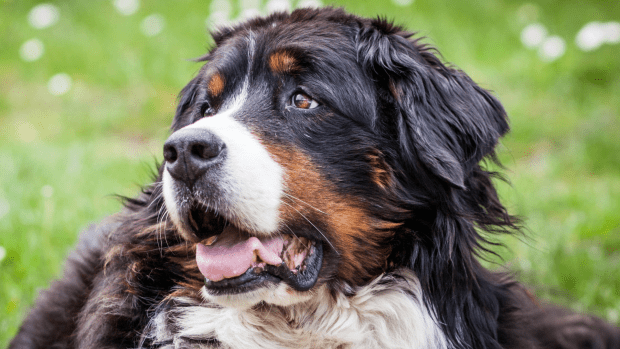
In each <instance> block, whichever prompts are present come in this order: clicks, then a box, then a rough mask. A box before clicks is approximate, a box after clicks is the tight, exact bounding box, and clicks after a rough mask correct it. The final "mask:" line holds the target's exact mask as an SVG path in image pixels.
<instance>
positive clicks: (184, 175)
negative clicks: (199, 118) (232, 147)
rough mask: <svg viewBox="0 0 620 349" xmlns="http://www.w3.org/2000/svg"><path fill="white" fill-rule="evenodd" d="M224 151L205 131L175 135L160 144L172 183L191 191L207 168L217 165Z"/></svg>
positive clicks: (217, 140)
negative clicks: (185, 186) (180, 184)
mask: <svg viewBox="0 0 620 349" xmlns="http://www.w3.org/2000/svg"><path fill="white" fill-rule="evenodd" d="M225 149H226V144H225V143H224V142H223V141H222V140H221V139H220V138H219V137H218V136H216V135H214V134H213V133H211V132H209V131H207V130H201V129H194V128H189V129H183V130H179V131H176V132H175V133H173V134H172V135H171V136H170V137H169V138H168V140H167V141H166V143H165V144H164V159H165V160H166V169H167V170H168V172H169V173H170V175H171V176H172V177H173V178H174V179H177V180H179V181H183V182H184V183H185V184H186V185H187V186H188V187H190V188H192V187H193V186H194V183H196V180H198V179H199V178H200V177H201V176H202V175H204V174H205V172H207V170H208V169H209V168H210V167H212V166H213V165H215V164H217V163H219V162H221V160H222V159H223V158H224V154H225V151H224V150H225Z"/></svg>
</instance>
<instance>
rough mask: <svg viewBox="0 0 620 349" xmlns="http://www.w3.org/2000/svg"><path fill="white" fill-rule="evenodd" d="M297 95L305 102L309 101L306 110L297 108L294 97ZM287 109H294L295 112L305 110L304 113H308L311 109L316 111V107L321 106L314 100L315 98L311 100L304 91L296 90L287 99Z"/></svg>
mask: <svg viewBox="0 0 620 349" xmlns="http://www.w3.org/2000/svg"><path fill="white" fill-rule="evenodd" d="M298 95H303V96H304V97H305V98H306V99H307V100H309V101H310V106H308V108H302V107H298V106H297V105H296V103H295V97H296V96H298ZM287 104H288V107H290V108H295V109H297V110H305V111H309V110H312V109H316V108H318V107H320V106H321V105H322V104H321V102H319V101H318V100H316V99H315V98H313V97H312V96H311V95H310V94H309V93H307V92H306V91H303V90H296V91H294V92H293V93H292V94H291V96H290V97H289V100H288V103H287Z"/></svg>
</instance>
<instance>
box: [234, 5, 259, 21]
mask: <svg viewBox="0 0 620 349" xmlns="http://www.w3.org/2000/svg"><path fill="white" fill-rule="evenodd" d="M257 16H260V10H259V9H257V8H246V9H245V10H243V12H241V16H239V19H242V20H244V19H250V18H254V17H257Z"/></svg>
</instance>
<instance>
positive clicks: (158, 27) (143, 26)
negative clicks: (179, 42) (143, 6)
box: [140, 13, 166, 36]
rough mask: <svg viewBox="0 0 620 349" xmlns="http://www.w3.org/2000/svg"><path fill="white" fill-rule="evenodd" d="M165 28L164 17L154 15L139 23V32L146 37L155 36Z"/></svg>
mask: <svg viewBox="0 0 620 349" xmlns="http://www.w3.org/2000/svg"><path fill="white" fill-rule="evenodd" d="M165 26H166V20H165V19H164V16H162V15H160V14H158V13H155V14H152V15H150V16H147V17H146V18H144V19H143V20H142V23H140V31H141V32H142V34H144V35H146V36H155V35H157V34H159V33H161V32H162V30H164V27H165Z"/></svg>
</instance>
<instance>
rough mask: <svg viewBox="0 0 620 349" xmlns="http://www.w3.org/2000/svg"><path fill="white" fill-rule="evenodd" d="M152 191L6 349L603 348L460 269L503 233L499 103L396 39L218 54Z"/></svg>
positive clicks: (566, 321) (233, 31) (352, 20)
mask: <svg viewBox="0 0 620 349" xmlns="http://www.w3.org/2000/svg"><path fill="white" fill-rule="evenodd" d="M214 39H215V46H214V47H213V48H212V49H211V50H210V52H208V53H207V54H206V55H205V56H203V57H202V58H201V59H200V61H202V62H203V64H204V65H203V66H202V69H200V71H199V72H198V74H197V75H196V77H195V78H194V79H193V80H192V81H190V82H189V84H188V85H187V86H186V87H185V88H184V89H183V91H182V92H181V95H180V101H179V105H178V108H177V111H176V115H175V116H174V121H173V123H172V133H171V135H170V137H169V138H168V140H167V141H166V142H165V144H164V145H163V155H164V162H163V164H162V165H161V167H160V168H159V172H158V176H157V178H156V179H155V180H154V183H153V184H151V185H149V186H147V187H146V188H145V189H144V191H143V194H141V195H140V196H138V197H136V198H134V199H131V200H128V201H127V202H126V207H125V208H124V209H123V210H122V211H121V212H120V213H118V214H116V215H114V216H112V217H110V218H108V219H106V220H105V221H104V222H102V223H101V224H99V225H98V226H97V227H93V228H91V229H89V230H88V231H86V232H85V233H83V235H82V238H81V240H80V243H79V245H78V247H77V249H76V251H75V252H74V253H73V254H72V255H71V257H70V258H69V260H68V261H67V264H66V267H65V273H64V277H63V278H61V279H60V280H58V281H56V282H55V283H53V284H52V285H51V286H50V288H49V289H48V290H46V291H44V292H42V293H41V295H40V297H39V300H38V301H37V304H36V305H35V307H34V308H33V310H32V311H31V313H30V315H29V316H28V317H27V318H26V320H25V322H24V324H23V325H22V327H21V330H20V332H19V333H18V334H17V336H16V338H15V339H14V340H13V342H12V344H11V346H10V348H11V349H18V348H82V349H99V348H109V349H113V348H118V349H120V348H162V349H163V348H166V349H172V348H230V349H241V348H243V349H247V348H269V349H271V348H306V349H308V348H320V349H329V348H332V349H337V348H340V349H345V348H351V349H361V348H364V349H370V348H426V349H435V348H462V349H465V348H475V349H484V348H488V349H491V348H493V349H498V348H531V349H533V348H620V331H619V330H618V329H616V328H614V327H612V326H611V325H608V324H606V323H604V322H603V321H602V320H599V319H598V318H595V317H591V316H587V315H579V314H574V313H570V312H568V311H565V310H562V309H559V308H552V307H545V306H541V305H540V304H539V303H538V302H536V301H535V300H533V298H532V297H531V296H530V294H529V293H528V292H527V291H526V290H525V288H524V287H522V286H521V285H520V284H518V283H517V282H515V281H513V280H512V279H511V278H510V277H509V276H506V275H501V274H497V273H494V272H491V271H489V270H486V269H485V268H484V267H483V266H482V265H481V264H480V263H479V262H478V260H477V258H476V255H477V254H478V252H480V249H483V248H488V247H489V245H487V244H486V242H487V241H486V240H485V238H484V237H483V236H481V235H480V232H481V231H486V232H487V233H488V234H493V233H496V232H504V233H506V232H508V233H509V232H511V231H516V229H517V228H516V226H515V223H514V219H513V217H512V216H511V215H510V214H509V213H508V212H507V211H506V209H505V208H504V207H503V206H502V204H501V203H500V201H499V199H498V197H497V194H496V191H495V189H494V187H493V184H492V182H491V179H490V178H491V173H490V172H488V171H486V170H485V168H484V167H483V166H481V164H480V162H481V161H482V160H484V159H489V160H493V159H495V156H494V155H495V154H494V148H495V146H496V144H497V142H498V139H499V138H500V137H502V135H504V134H506V132H507V131H508V121H507V117H506V113H505V111H504V109H503V108H502V106H501V104H500V103H499V102H498V100H497V99H496V98H495V97H494V96H493V95H492V94H491V93H489V92H488V91H486V90H484V89H482V88H480V87H479V86H478V85H476V84H475V83H474V82H473V81H472V80H471V79H470V78H469V77H468V76H467V75H466V74H465V73H464V72H462V71H460V70H457V69H455V68H452V67H451V66H449V65H446V64H444V63H443V62H442V61H441V60H440V59H439V58H438V55H437V54H436V51H435V50H434V49H432V48H430V47H429V46H427V45H426V44H424V43H423V42H422V41H421V40H420V39H418V38H413V37H412V35H411V34H410V33H408V32H406V31H404V30H403V29H402V28H400V27H396V26H393V25H392V24H390V23H388V22H386V21H383V20H373V19H365V18H360V17H357V16H353V15H349V14H347V13H345V12H344V11H342V10H340V9H332V8H325V9H320V10H315V9H312V10H311V9H301V10H297V11H294V12H293V13H291V14H284V13H279V14H274V15H271V16H269V17H266V18H257V19H252V20H249V21H247V22H245V23H241V24H239V25H237V26H235V27H232V28H225V29H222V30H220V31H219V32H216V33H215V34H214Z"/></svg>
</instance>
